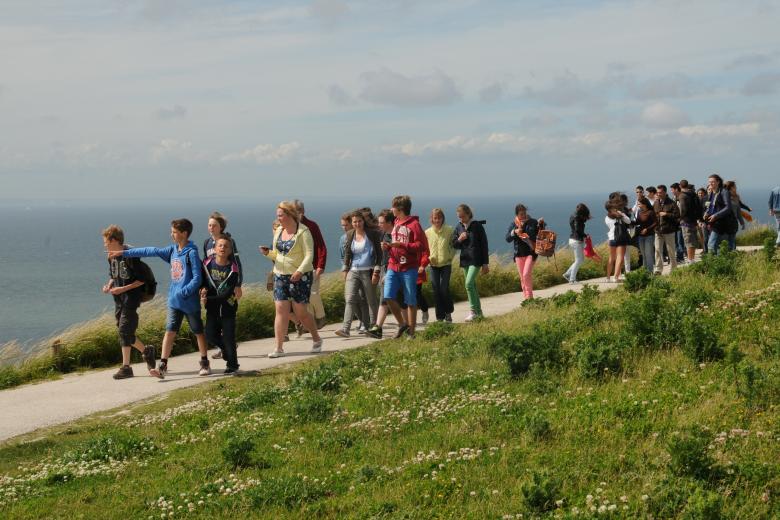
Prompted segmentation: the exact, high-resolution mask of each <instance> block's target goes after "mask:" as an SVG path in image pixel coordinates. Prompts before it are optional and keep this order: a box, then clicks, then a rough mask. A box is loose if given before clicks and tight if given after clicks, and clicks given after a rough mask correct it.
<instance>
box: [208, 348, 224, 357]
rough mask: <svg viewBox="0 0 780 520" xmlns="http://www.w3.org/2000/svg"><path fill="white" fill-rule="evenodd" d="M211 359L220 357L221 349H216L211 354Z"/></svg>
mask: <svg viewBox="0 0 780 520" xmlns="http://www.w3.org/2000/svg"><path fill="white" fill-rule="evenodd" d="M211 359H222V351H221V350H220V349H217V351H216V352H214V353H213V354H212V355H211Z"/></svg>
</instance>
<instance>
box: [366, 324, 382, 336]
mask: <svg viewBox="0 0 780 520" xmlns="http://www.w3.org/2000/svg"><path fill="white" fill-rule="evenodd" d="M366 336H369V337H371V338H375V339H382V327H380V326H379V325H374V326H373V327H371V328H370V329H368V330H367V331H366Z"/></svg>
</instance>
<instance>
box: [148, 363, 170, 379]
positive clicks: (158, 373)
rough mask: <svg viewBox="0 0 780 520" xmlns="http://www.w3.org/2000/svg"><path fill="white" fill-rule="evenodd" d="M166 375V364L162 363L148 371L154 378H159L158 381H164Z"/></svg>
mask: <svg viewBox="0 0 780 520" xmlns="http://www.w3.org/2000/svg"><path fill="white" fill-rule="evenodd" d="M167 373H168V363H163V362H162V361H161V362H160V366H158V367H157V368H156V369H152V370H150V371H149V374H151V375H153V376H154V377H159V378H160V379H165V374H167Z"/></svg>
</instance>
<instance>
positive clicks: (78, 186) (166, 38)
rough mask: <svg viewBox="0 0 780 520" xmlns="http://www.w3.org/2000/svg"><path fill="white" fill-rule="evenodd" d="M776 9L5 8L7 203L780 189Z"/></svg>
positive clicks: (679, 0) (364, 4) (401, 0)
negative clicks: (692, 187) (690, 187)
mask: <svg viewBox="0 0 780 520" xmlns="http://www.w3.org/2000/svg"><path fill="white" fill-rule="evenodd" d="M778 27H780V2H778V1H766V0H762V1H751V0H743V1H740V2H734V1H733V0H728V1H721V0H705V1H699V0H656V1H639V0H638V1H620V2H599V1H584V0H583V1H574V0H569V1H554V0H546V1H520V0H515V1H506V2H502V1H493V2H477V1H469V0H444V1H439V0H427V1H424V2H414V1H411V0H382V1H379V0H377V1H373V0H366V1H361V2H356V1H355V2H353V1H346V0H314V1H311V0H307V1H295V0H284V1H278V2H276V1H238V0H237V1H208V0H69V1H68V2H62V1H60V0H46V1H43V0H2V2H1V3H0V181H1V182H2V186H3V188H2V190H0V199H6V200H9V199H57V198H73V199H82V198H85V199H90V198H92V199H100V200H114V199H138V198H187V197H208V196H212V195H215V194H217V195H219V196H220V197H221V198H226V197H231V196H235V197H237V198H252V197H259V196H261V195H262V196H264V197H266V196H276V195H279V196H299V197H305V196H311V195H320V196H341V195H360V194H376V193H383V192H388V193H390V192H413V193H425V194H426V195H431V194H435V193H442V194H447V195H463V194H474V195H481V196H484V195H487V196H489V195H491V194H495V193H501V194H508V193H518V194H520V193H533V194H548V193H555V192H556V191H565V192H568V193H576V192H589V193H592V192H598V191H603V192H610V191H613V190H621V189H622V190H630V189H631V188H633V186H634V185H635V184H651V183H652V184H657V183H667V184H668V183H671V182H674V181H675V180H680V179H681V178H686V179H688V180H690V181H691V182H693V183H695V184H702V183H703V181H704V179H705V178H706V176H707V175H708V174H710V173H714V172H717V173H720V174H721V175H722V176H723V177H724V178H727V179H735V180H737V182H738V184H740V186H743V187H749V188H764V187H766V188H770V187H772V186H775V185H777V184H780V172H779V169H780V167H779V166H778V165H780V147H779V146H778V143H780V31H778V29H777V28H778Z"/></svg>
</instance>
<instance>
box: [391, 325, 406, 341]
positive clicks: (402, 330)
mask: <svg viewBox="0 0 780 520" xmlns="http://www.w3.org/2000/svg"><path fill="white" fill-rule="evenodd" d="M407 330H409V325H401V326H400V327H398V332H396V333H395V336H393V339H398V338H400V337H401V336H403V335H404V334H405V333H406V331H407Z"/></svg>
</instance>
